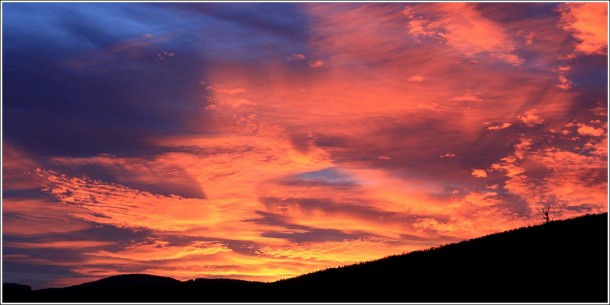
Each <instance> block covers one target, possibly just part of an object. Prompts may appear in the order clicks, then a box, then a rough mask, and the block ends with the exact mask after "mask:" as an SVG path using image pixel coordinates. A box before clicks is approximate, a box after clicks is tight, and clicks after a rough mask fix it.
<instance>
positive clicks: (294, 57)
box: [286, 53, 307, 61]
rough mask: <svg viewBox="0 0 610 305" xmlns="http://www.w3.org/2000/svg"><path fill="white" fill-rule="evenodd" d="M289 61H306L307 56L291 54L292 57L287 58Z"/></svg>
mask: <svg viewBox="0 0 610 305" xmlns="http://www.w3.org/2000/svg"><path fill="white" fill-rule="evenodd" d="M286 59H287V60H289V61H293V60H306V59H307V56H305V55H303V54H299V53H294V54H291V55H290V56H288V57H287V58H286Z"/></svg>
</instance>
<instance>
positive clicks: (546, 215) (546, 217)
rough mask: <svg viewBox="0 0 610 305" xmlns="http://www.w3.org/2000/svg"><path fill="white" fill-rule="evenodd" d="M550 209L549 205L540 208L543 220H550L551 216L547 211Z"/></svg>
mask: <svg viewBox="0 0 610 305" xmlns="http://www.w3.org/2000/svg"><path fill="white" fill-rule="evenodd" d="M550 210H551V206H550V205H549V206H548V207H546V208H542V218H544V220H546V223H548V222H549V221H551V218H550V217H549V211H550Z"/></svg>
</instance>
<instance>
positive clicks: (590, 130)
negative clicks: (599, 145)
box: [576, 123, 604, 137]
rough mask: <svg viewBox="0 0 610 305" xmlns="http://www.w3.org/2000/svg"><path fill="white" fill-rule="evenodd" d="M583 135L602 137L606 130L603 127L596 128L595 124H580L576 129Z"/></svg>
mask: <svg viewBox="0 0 610 305" xmlns="http://www.w3.org/2000/svg"><path fill="white" fill-rule="evenodd" d="M576 132H578V134H579V135H581V136H591V137H600V136H603V135H604V130H603V129H601V128H595V127H593V126H589V125H585V124H581V123H579V124H578V129H577V130H576Z"/></svg>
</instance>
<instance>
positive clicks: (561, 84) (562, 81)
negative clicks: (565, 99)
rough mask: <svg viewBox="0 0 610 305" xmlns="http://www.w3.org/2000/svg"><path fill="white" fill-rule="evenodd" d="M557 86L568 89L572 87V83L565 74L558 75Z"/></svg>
mask: <svg viewBox="0 0 610 305" xmlns="http://www.w3.org/2000/svg"><path fill="white" fill-rule="evenodd" d="M557 87H558V88H560V89H563V90H569V89H570V88H572V83H571V82H570V81H569V80H568V79H567V78H566V77H565V76H563V75H559V84H558V85H557Z"/></svg>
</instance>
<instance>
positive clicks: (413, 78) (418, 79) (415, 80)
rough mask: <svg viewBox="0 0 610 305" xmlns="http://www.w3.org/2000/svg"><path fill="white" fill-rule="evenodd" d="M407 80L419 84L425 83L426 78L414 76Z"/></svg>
mask: <svg viewBox="0 0 610 305" xmlns="http://www.w3.org/2000/svg"><path fill="white" fill-rule="evenodd" d="M407 80H408V81H410V82H417V83H419V82H423V81H424V77H423V76H421V75H414V76H411V77H409V78H408V79H407Z"/></svg>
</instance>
